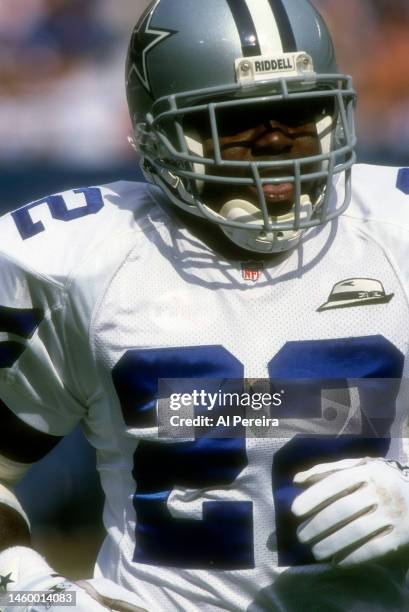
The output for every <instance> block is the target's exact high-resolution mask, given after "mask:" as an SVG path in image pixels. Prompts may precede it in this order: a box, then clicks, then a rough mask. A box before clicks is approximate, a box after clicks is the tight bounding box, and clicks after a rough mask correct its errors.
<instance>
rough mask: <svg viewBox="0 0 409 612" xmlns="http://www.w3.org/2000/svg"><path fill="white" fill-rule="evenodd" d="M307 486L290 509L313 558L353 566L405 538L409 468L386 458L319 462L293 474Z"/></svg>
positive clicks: (407, 540) (393, 547)
mask: <svg viewBox="0 0 409 612" xmlns="http://www.w3.org/2000/svg"><path fill="white" fill-rule="evenodd" d="M294 483H295V484H297V485H302V486H304V487H307V489H306V490H305V491H304V492H302V493H301V494H300V495H298V497H297V498H296V499H295V500H294V502H293V505H292V512H293V513H294V514H295V516H297V517H300V518H302V519H305V520H304V522H303V523H302V524H301V525H300V527H299V528H298V531H297V535H298V539H299V540H300V542H302V543H308V544H310V545H311V548H312V552H313V554H314V557H315V559H316V560H317V561H320V562H325V561H331V562H332V563H335V564H337V565H340V566H351V565H355V564H357V563H364V562H366V561H370V560H372V559H376V558H377V557H380V556H382V555H385V554H387V553H390V552H391V551H396V550H398V549H400V548H401V547H403V546H405V545H406V544H408V543H409V469H408V468H403V467H402V466H400V465H399V464H398V463H396V462H394V461H386V460H385V459H372V458H370V457H364V458H361V459H345V460H342V461H337V462H334V463H323V464H319V465H316V466H314V467H313V468H311V469H310V470H307V471H305V472H299V473H298V474H296V475H295V477H294Z"/></svg>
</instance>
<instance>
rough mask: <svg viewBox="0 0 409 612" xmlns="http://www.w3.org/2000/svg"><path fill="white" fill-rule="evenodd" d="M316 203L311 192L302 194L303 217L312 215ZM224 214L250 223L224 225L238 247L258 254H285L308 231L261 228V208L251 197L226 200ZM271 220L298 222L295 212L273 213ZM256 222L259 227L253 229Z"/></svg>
mask: <svg viewBox="0 0 409 612" xmlns="http://www.w3.org/2000/svg"><path fill="white" fill-rule="evenodd" d="M312 211H313V206H312V204H311V200H310V197H309V196H308V195H302V196H301V220H306V219H309V218H310V217H311V215H312ZM219 214H220V216H221V217H223V218H224V219H226V220H227V221H238V222H240V223H243V224H245V225H246V227H243V228H236V227H228V226H225V225H222V226H221V228H222V230H223V232H224V233H225V234H226V236H227V237H228V238H229V239H230V240H231V241H232V242H234V244H236V245H237V246H239V247H241V248H242V249H247V250H248V251H253V252H256V253H281V252H282V251H288V250H289V249H292V248H293V247H295V246H296V245H297V244H298V243H299V241H300V240H301V237H302V235H303V233H304V231H305V230H279V229H278V230H274V231H265V230H262V229H260V223H263V215H262V213H261V210H260V209H259V208H257V207H256V206H254V204H252V203H251V202H248V201H247V200H241V199H235V200H229V201H228V202H226V203H225V204H224V205H223V206H222V208H221V210H220V213H219ZM270 221H271V223H274V224H277V223H278V224H280V223H283V224H286V223H291V222H292V221H294V214H293V213H292V212H290V213H288V214H287V215H280V216H277V217H273V216H270ZM252 225H253V226H254V225H256V226H258V227H257V229H252Z"/></svg>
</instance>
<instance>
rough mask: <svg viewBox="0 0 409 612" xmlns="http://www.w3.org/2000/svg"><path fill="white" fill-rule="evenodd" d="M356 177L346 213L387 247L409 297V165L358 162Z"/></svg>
mask: <svg viewBox="0 0 409 612" xmlns="http://www.w3.org/2000/svg"><path fill="white" fill-rule="evenodd" d="M352 178H353V189H354V197H353V200H352V203H351V205H350V207H349V208H348V210H347V212H346V214H345V215H344V216H345V218H346V219H349V220H350V221H352V222H355V223H357V224H358V226H359V232H360V233H361V234H362V236H365V237H366V238H367V239H369V240H371V241H373V242H375V243H376V244H378V245H379V246H380V247H381V248H382V249H383V251H384V253H385V256H386V257H387V258H388V260H389V262H390V264H391V265H392V267H393V268H394V270H395V273H396V275H397V276H398V278H399V279H400V282H401V286H402V288H403V290H404V291H405V293H406V295H407V297H408V299H409V168H397V167H392V166H372V165H366V164H358V165H356V166H354V169H353V174H352Z"/></svg>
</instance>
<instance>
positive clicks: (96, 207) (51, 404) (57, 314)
mask: <svg viewBox="0 0 409 612" xmlns="http://www.w3.org/2000/svg"><path fill="white" fill-rule="evenodd" d="M129 190H130V187H129V184H127V183H115V184H113V186H106V187H103V188H96V187H92V188H86V189H76V190H73V191H70V192H66V193H64V194H60V195H54V196H50V197H48V198H44V199H43V200H39V201H37V202H34V203H32V204H28V205H26V206H23V207H22V208H20V209H18V210H16V211H13V212H11V213H9V214H7V215H5V216H3V217H2V218H0V400H1V401H2V402H3V406H4V404H5V405H6V406H7V408H8V409H9V410H11V411H12V412H13V413H14V414H15V415H16V416H18V417H19V419H21V420H22V421H23V422H24V423H26V424H28V425H29V426H31V427H33V428H35V429H37V430H39V431H41V432H43V433H46V434H51V435H54V436H62V435H65V434H67V433H68V432H69V431H70V430H71V429H72V428H73V427H74V426H75V425H76V424H77V423H78V422H79V421H80V420H81V419H82V418H83V417H84V416H85V415H86V412H87V401H88V398H89V397H90V395H93V394H94V395H95V393H96V390H95V385H96V382H95V372H94V369H95V368H94V365H93V361H92V355H91V351H90V349H89V345H88V329H89V324H90V319H91V316H92V310H93V307H94V303H95V302H96V300H97V299H98V295H99V293H100V292H101V291H103V282H104V278H105V277H106V275H107V272H108V268H109V262H110V261H111V263H112V258H114V259H115V254H112V249H111V250H110V251H109V253H107V249H106V244H107V241H108V237H111V239H112V233H113V226H115V227H116V231H117V233H119V234H124V235H129V234H130V233H132V231H131V230H132V227H131V225H132V217H133V214H132V210H131V209H129V210H125V211H122V212H121V209H120V207H118V206H115V203H116V202H117V201H118V202H119V201H120V202H124V201H125V202H126V201H127V199H126V196H127V194H129ZM118 244H120V245H121V244H126V240H125V239H124V240H121V237H120V236H119V238H118ZM104 254H105V257H104ZM118 256H119V257H120V254H119V255H118ZM110 257H111V259H110ZM114 263H115V262H114ZM78 270H82V278H83V282H82V286H83V291H82V292H81V290H80V289H78V284H77V283H76V278H77V275H78Z"/></svg>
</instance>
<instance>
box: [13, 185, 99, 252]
mask: <svg viewBox="0 0 409 612" xmlns="http://www.w3.org/2000/svg"><path fill="white" fill-rule="evenodd" d="M73 193H75V194H78V195H82V196H83V198H84V200H85V204H84V205H83V206H77V207H75V208H68V207H67V204H66V202H65V200H64V198H63V196H62V195H52V196H49V197H47V198H43V199H42V200H37V201H36V202H32V203H31V204H27V206H23V207H22V208H19V209H18V210H15V211H14V212H12V213H11V215H12V217H13V219H14V222H15V224H16V226H17V229H18V231H19V232H20V236H21V237H22V239H23V240H27V239H28V238H32V237H33V236H36V235H37V234H40V233H41V232H44V230H45V227H44V224H43V223H42V221H33V219H32V217H31V210H32V209H33V208H36V207H37V206H40V204H46V205H47V206H48V208H49V210H50V213H51V216H52V217H53V219H57V220H59V221H72V220H73V219H79V218H80V217H86V216H87V215H94V214H96V213H97V212H99V211H100V210H101V208H103V206H104V200H103V198H102V194H101V190H100V189H98V188H97V187H86V188H84V189H74V190H73Z"/></svg>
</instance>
